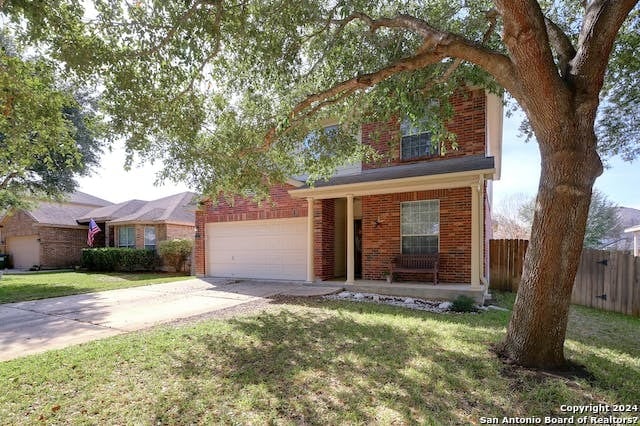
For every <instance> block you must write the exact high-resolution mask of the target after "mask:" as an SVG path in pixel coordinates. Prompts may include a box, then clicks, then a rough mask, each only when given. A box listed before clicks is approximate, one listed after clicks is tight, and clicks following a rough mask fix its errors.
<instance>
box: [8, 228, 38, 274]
mask: <svg viewBox="0 0 640 426" xmlns="http://www.w3.org/2000/svg"><path fill="white" fill-rule="evenodd" d="M7 252H9V255H10V256H11V263H13V267H14V268H16V269H29V268H31V267H32V266H34V265H40V242H39V241H38V236H37V235H29V236H26V237H7Z"/></svg>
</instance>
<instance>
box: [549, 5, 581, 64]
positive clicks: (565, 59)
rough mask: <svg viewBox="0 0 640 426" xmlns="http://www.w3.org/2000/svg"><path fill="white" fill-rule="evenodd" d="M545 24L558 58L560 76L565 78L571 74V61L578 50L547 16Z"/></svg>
mask: <svg viewBox="0 0 640 426" xmlns="http://www.w3.org/2000/svg"><path fill="white" fill-rule="evenodd" d="M544 23H545V25H546V27H547V34H548V36H549V41H550V42H551V45H552V46H553V48H554V49H555V51H556V55H557V56H558V68H559V69H560V74H561V75H562V76H563V77H564V76H566V75H567V74H568V72H569V61H571V60H572V59H573V58H574V56H576V49H575V48H574V47H573V44H572V43H571V40H569V37H567V35H566V34H565V33H564V31H562V28H560V27H559V26H558V25H557V24H556V23H555V22H553V21H552V20H551V19H549V18H547V17H546V16H545V18H544Z"/></svg>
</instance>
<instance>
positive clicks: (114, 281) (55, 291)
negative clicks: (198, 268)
mask: <svg viewBox="0 0 640 426" xmlns="http://www.w3.org/2000/svg"><path fill="white" fill-rule="evenodd" d="M188 278H189V277H187V276H184V275H176V274H165V273H116V272H114V273H95V272H46V273H43V272H40V273H37V274H16V275H3V276H2V279H0V303H10V302H22V301H25V300H35V299H45V298H47V297H58V296H69V295H72V294H80V293H91V292H94V291H102V290H115V289H117V288H126V287H138V286H142V285H149V284H158V283H165V282H171V281H180V280H184V279H188Z"/></svg>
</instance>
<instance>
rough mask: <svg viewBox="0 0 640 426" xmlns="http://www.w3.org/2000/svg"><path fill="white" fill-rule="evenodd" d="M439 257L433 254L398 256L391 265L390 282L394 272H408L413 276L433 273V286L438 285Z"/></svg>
mask: <svg viewBox="0 0 640 426" xmlns="http://www.w3.org/2000/svg"><path fill="white" fill-rule="evenodd" d="M439 259H440V256H439V254H438V253H435V254H400V255H398V256H396V257H395V259H393V263H392V265H391V281H393V274H394V273H396V272H410V273H415V274H422V273H433V285H437V284H438V261H439Z"/></svg>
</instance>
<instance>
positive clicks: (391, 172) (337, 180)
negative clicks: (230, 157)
mask: <svg viewBox="0 0 640 426" xmlns="http://www.w3.org/2000/svg"><path fill="white" fill-rule="evenodd" d="M494 172H495V167H494V159H493V157H485V156H483V155H479V156H468V157H460V158H452V159H447V160H439V161H432V162H421V163H413V164H403V165H400V166H391V167H382V168H378V169H371V170H365V171H363V172H362V173H359V174H355V175H349V176H336V177H333V178H331V179H329V180H326V181H320V182H316V183H315V185H314V186H313V187H310V186H308V185H304V186H302V187H300V188H296V189H292V190H290V191H289V194H290V195H291V196H292V197H297V198H306V197H312V198H314V199H326V198H337V197H344V196H346V195H353V196H356V197H357V196H362V195H376V194H389V193H396V192H411V191H425V190H430V189H445V188H459V187H465V186H472V185H478V183H479V181H481V178H484V179H491V178H492V176H493V174H494Z"/></svg>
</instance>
